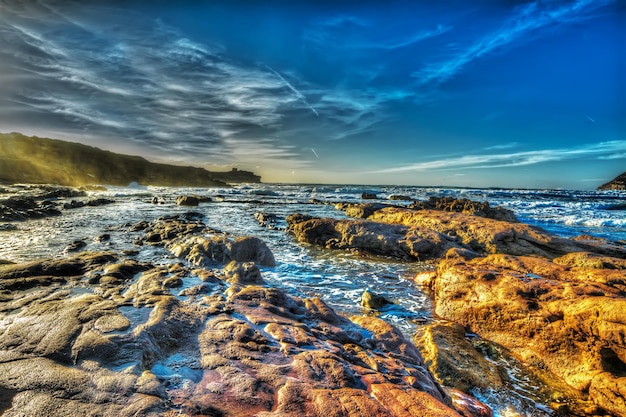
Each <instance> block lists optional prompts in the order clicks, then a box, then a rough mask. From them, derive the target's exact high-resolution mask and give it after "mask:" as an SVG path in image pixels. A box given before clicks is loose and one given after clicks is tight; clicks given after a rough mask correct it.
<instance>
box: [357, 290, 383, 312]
mask: <svg viewBox="0 0 626 417" xmlns="http://www.w3.org/2000/svg"><path fill="white" fill-rule="evenodd" d="M387 304H389V300H387V299H386V298H385V297H383V296H382V295H378V294H375V293H373V292H370V291H365V292H363V294H361V305H362V306H363V307H366V308H369V309H372V310H378V309H380V308H382V307H384V306H385V305H387Z"/></svg>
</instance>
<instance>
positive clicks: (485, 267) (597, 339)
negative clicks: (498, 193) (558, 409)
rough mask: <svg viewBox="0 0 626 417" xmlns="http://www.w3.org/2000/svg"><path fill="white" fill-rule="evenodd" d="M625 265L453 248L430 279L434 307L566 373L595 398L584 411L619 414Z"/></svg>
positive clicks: (576, 256) (625, 385) (622, 411)
mask: <svg viewBox="0 0 626 417" xmlns="http://www.w3.org/2000/svg"><path fill="white" fill-rule="evenodd" d="M625 266H626V265H625V261H624V260H623V259H617V258H611V257H606V256H602V255H598V254H592V253H585V252H578V253H571V254H568V255H565V256H563V257H560V258H557V259H555V260H554V261H551V260H548V259H541V258H537V257H525V256H511V255H502V254H496V255H489V256H487V257H476V258H473V259H468V258H467V257H465V256H463V254H462V253H459V252H458V251H456V250H452V251H451V252H450V253H449V254H448V256H447V258H446V259H445V260H443V261H442V262H441V263H440V264H439V267H438V270H437V275H436V278H435V280H434V282H433V290H434V294H435V305H436V307H435V311H436V313H437V314H438V315H439V316H441V317H443V318H446V319H449V320H451V321H454V322H456V323H459V324H460V325H462V326H464V327H465V328H466V329H468V330H469V331H472V332H475V333H477V334H479V335H480V336H482V337H484V338H486V339H489V340H491V341H494V342H496V343H498V344H499V345H502V346H504V347H506V348H508V349H510V350H511V351H512V352H513V353H515V354H516V355H518V356H519V357H520V358H521V359H522V360H523V361H524V362H525V363H528V364H530V365H532V366H533V367H535V368H537V369H539V370H545V371H548V372H550V373H552V374H553V375H556V376H557V377H558V378H560V379H562V380H563V381H565V382H566V383H567V384H568V385H569V386H571V387H572V388H574V389H575V390H577V391H578V392H579V394H580V396H581V398H583V399H588V400H590V401H591V402H592V403H593V404H595V406H597V409H596V410H593V409H591V410H587V413H589V415H596V414H597V415H602V413H603V412H604V411H606V412H608V413H613V414H612V415H617V416H621V415H626V401H625V398H626V396H625V394H626V341H625V338H624V337H625V336H624V335H625V334H626V298H625V297H624V295H625V294H626V293H625V290H626V286H625V284H626V270H625V269H623V268H624V267H625ZM594 413H595V414H594ZM574 415H576V414H574Z"/></svg>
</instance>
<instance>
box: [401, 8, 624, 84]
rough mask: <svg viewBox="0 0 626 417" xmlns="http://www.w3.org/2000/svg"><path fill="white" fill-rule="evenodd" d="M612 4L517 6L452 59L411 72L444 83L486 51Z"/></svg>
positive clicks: (422, 80)
mask: <svg viewBox="0 0 626 417" xmlns="http://www.w3.org/2000/svg"><path fill="white" fill-rule="evenodd" d="M610 3H613V0H575V1H571V2H569V1H568V2H560V1H556V2H547V1H543V2H542V1H540V0H538V1H535V2H533V3H530V4H526V5H524V6H521V7H518V8H517V9H516V11H515V14H514V15H513V16H512V17H511V18H510V19H508V20H507V21H506V22H504V23H503V24H502V26H501V27H500V28H498V29H496V30H495V31H492V32H491V33H488V34H487V35H485V36H483V37H481V38H479V39H478V40H477V41H475V42H474V43H471V44H470V45H468V46H467V47H466V48H465V49H461V50H460V52H459V53H457V54H455V55H453V56H451V57H450V58H449V59H447V60H444V61H441V62H438V63H435V64H430V65H426V66H425V67H424V68H422V69H420V70H418V71H415V72H414V73H413V74H412V75H413V77H415V78H417V79H418V83H419V84H422V85H425V84H430V83H433V82H434V83H442V82H445V81H447V80H449V79H451V78H452V77H454V76H455V75H457V74H458V73H459V72H461V71H462V70H463V69H464V68H465V67H466V66H467V65H469V64H471V63H472V62H474V61H476V60H477V59H479V58H482V57H483V56H485V55H487V54H490V53H492V52H494V51H496V50H499V49H502V48H504V47H506V46H507V45H509V44H513V43H516V42H521V41H523V40H527V39H532V38H533V36H534V35H535V32H537V31H539V30H542V29H547V28H553V27H555V26H557V25H560V24H570V23H575V22H578V21H581V20H584V19H587V18H588V17H589V16H590V15H592V14H593V13H594V12H596V11H597V10H598V9H600V8H601V7H604V6H606V5H607V4H610Z"/></svg>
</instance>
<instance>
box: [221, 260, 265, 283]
mask: <svg viewBox="0 0 626 417" xmlns="http://www.w3.org/2000/svg"><path fill="white" fill-rule="evenodd" d="M224 275H225V280H226V281H228V282H230V283H231V284H239V285H254V284H257V285H258V284H262V283H263V278H261V271H260V270H259V267H258V266H256V264H255V263H254V262H237V261H231V262H230V263H229V264H228V265H226V266H225V267H224Z"/></svg>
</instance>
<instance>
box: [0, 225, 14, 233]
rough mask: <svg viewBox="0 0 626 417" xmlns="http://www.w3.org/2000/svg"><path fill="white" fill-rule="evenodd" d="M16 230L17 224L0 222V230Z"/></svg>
mask: <svg viewBox="0 0 626 417" xmlns="http://www.w3.org/2000/svg"><path fill="white" fill-rule="evenodd" d="M14 230H17V226H16V225H14V224H11V223H3V224H0V232H12V231H14Z"/></svg>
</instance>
